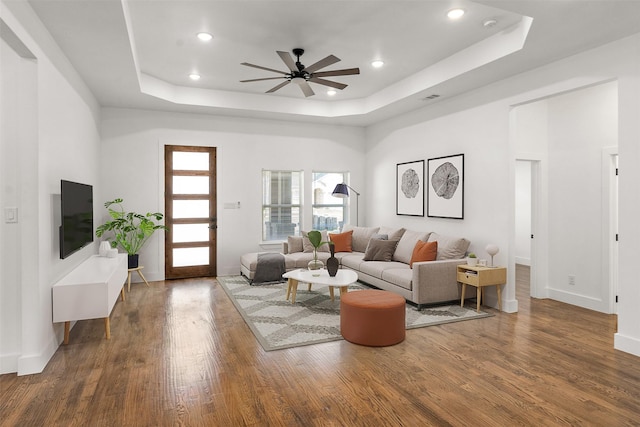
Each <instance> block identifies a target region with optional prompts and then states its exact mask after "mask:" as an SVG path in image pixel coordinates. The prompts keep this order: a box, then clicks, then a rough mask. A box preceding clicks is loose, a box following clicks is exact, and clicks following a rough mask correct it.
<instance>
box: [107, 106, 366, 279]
mask: <svg viewBox="0 0 640 427" xmlns="http://www.w3.org/2000/svg"><path fill="white" fill-rule="evenodd" d="M102 137H103V142H102V150H101V159H102V171H103V174H102V182H103V183H104V187H103V188H104V192H103V200H104V201H106V200H112V199H114V198H116V197H121V198H123V199H124V202H125V208H126V209H127V210H137V211H144V212H147V211H156V210H157V211H161V212H162V211H164V196H163V193H164V182H163V179H164V175H163V173H164V172H163V171H164V158H163V150H164V146H165V145H196V146H212V147H216V152H217V160H218V163H217V175H218V183H217V201H218V236H217V237H218V240H217V242H218V250H217V253H218V259H217V268H218V275H229V274H238V273H239V272H240V256H241V255H242V254H243V253H246V252H255V251H260V250H262V251H264V250H279V249H280V246H279V245H276V246H273V245H271V246H269V245H262V246H261V245H260V241H261V233H262V230H261V200H262V170H263V169H279V170H303V171H304V184H305V193H304V201H305V211H304V218H303V221H306V222H305V223H303V229H305V228H310V227H311V200H312V199H311V173H312V171H320V170H321V171H335V172H343V171H348V172H350V173H351V177H352V181H351V185H352V186H353V187H354V188H357V189H358V190H359V191H360V192H364V191H367V185H366V182H365V180H364V179H363V176H364V159H363V155H362V153H363V151H364V131H363V130H362V129H361V128H352V127H341V126H323V125H312V124H305V123H288V122H277V121H268V120H253V119H241V118H230V117H217V116H209V115H206V116H205V115H194V114H190V115H185V114H172V113H160V112H155V111H139V110H124V109H113V108H106V109H104V110H103V113H102ZM100 202H102V200H101V201H100ZM225 202H240V206H241V207H240V209H226V210H225V209H223V206H224V203H225ZM364 220H366V218H365V212H361V213H360V222H361V223H362V222H363V221H364ZM163 238H164V233H156V235H154V236H153V238H152V239H151V240H150V241H149V242H148V244H147V246H145V248H144V249H143V250H142V251H141V254H140V258H141V264H143V265H144V266H145V276H147V278H148V279H150V280H160V279H162V278H164V240H163Z"/></svg>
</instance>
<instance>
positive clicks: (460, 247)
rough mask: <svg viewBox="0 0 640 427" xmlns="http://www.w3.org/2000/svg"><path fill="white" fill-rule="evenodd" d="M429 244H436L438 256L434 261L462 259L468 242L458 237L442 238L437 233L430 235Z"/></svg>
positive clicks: (467, 247)
mask: <svg viewBox="0 0 640 427" xmlns="http://www.w3.org/2000/svg"><path fill="white" fill-rule="evenodd" d="M428 241H429V242H438V256H437V258H436V259H438V260H441V259H460V258H464V255H465V253H466V252H467V249H469V245H470V244H471V242H470V241H468V240H467V239H464V238H461V237H460V238H459V237H449V236H443V235H441V234H438V233H431V235H430V236H429V240H428Z"/></svg>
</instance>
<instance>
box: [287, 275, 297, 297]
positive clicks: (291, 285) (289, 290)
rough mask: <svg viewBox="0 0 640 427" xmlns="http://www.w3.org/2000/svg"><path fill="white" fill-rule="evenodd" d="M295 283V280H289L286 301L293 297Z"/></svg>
mask: <svg viewBox="0 0 640 427" xmlns="http://www.w3.org/2000/svg"><path fill="white" fill-rule="evenodd" d="M294 281H295V279H292V278H288V279H287V298H286V300H287V301H288V300H289V296H291V289H292V288H293V282H294Z"/></svg>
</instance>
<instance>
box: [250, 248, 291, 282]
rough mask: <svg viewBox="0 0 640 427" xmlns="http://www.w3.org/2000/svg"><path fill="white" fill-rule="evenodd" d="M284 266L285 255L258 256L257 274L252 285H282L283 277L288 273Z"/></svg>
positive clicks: (264, 254)
mask: <svg viewBox="0 0 640 427" xmlns="http://www.w3.org/2000/svg"><path fill="white" fill-rule="evenodd" d="M286 272H287V271H286V268H285V265H284V255H282V254H279V253H269V252H267V253H261V254H258V263H257V264H256V274H255V276H254V277H253V280H252V281H251V284H252V285H258V284H260V285H267V284H272V283H282V282H283V281H284V279H283V278H282V275H283V274H284V273H286Z"/></svg>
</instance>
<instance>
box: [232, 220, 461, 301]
mask: <svg viewBox="0 0 640 427" xmlns="http://www.w3.org/2000/svg"><path fill="white" fill-rule="evenodd" d="M345 232H350V234H351V252H336V254H335V256H336V258H338V259H339V260H340V264H341V268H349V269H352V270H354V271H355V272H357V273H358V280H359V281H361V282H364V283H367V284H370V285H373V286H375V287H377V288H380V289H384V290H387V291H391V292H395V293H397V294H399V295H402V296H403V297H405V298H406V299H407V300H408V301H411V302H413V303H415V304H416V305H418V308H421V306H422V305H427V304H435V303H441V302H445V301H453V300H459V298H460V285H458V283H457V281H456V270H457V266H458V265H459V264H464V263H466V260H465V259H464V258H465V255H466V251H467V249H468V247H469V243H470V242H469V241H468V240H466V239H464V238H457V237H449V236H443V235H440V234H438V233H435V232H418V231H412V230H405V229H402V228H401V229H391V228H388V227H353V226H349V225H347V226H345V229H344V230H343V233H345ZM323 237H325V238H324V239H323V240H325V241H328V240H329V239H328V236H327V235H326V234H323ZM380 239H382V240H389V241H397V245H394V244H393V243H384V245H386V246H387V247H389V245H391V247H395V250H393V249H392V254H391V255H390V254H389V253H387V254H386V259H389V255H390V260H388V261H386V260H385V261H380V260H365V255H366V256H367V257H368V258H371V253H372V252H371V250H372V248H374V247H375V246H377V245H378V244H379V243H382V242H378V240H380ZM419 240H420V241H422V242H437V256H436V259H435V260H434V261H419V262H414V263H413V265H412V266H410V261H411V257H412V254H413V251H414V248H415V246H416V244H417V242H418V241H419ZM304 243H305V242H304V238H303V237H301V236H300V237H298V236H290V237H289V238H288V240H287V242H284V243H283V248H282V253H283V254H284V258H285V268H286V270H287V271H290V270H294V269H297V268H307V264H308V263H309V261H310V260H311V259H312V258H313V252H312V250H311V249H310V248H309V247H307V248H306V251H305V245H304ZM370 243H371V245H370ZM257 256H258V254H257V253H249V254H245V255H242V256H241V259H240V264H241V272H242V274H243V275H245V276H246V277H248V278H249V279H252V278H253V276H254V275H255V269H256V265H257ZM329 256H330V253H329V248H328V245H323V246H321V248H320V250H319V251H318V258H319V259H321V260H323V261H325V260H326V259H327V258H329ZM376 259H377V258H376Z"/></svg>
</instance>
